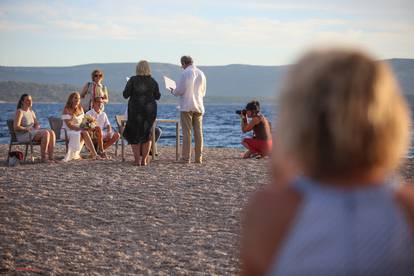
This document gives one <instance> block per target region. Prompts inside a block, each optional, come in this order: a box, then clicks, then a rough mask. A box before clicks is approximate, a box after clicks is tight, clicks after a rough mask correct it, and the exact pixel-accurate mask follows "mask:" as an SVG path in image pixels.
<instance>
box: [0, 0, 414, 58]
mask: <svg viewBox="0 0 414 276" xmlns="http://www.w3.org/2000/svg"><path fill="white" fill-rule="evenodd" d="M310 2H312V4H311V3H310ZM0 39H1V41H0V65H3V66H47V65H50V66H67V65H77V64H85V63H101V62H137V61H138V60H140V59H147V60H149V61H150V62H168V63H174V64H178V61H179V58H180V56H181V55H183V54H191V55H192V56H193V57H194V59H195V61H196V63H197V64H200V65H226V64H234V63H242V64H256V65H281V64H287V63H291V62H293V61H294V59H295V58H296V57H297V55H298V54H299V53H301V52H302V51H303V50H304V49H306V48H307V47H309V46H312V45H325V46H326V45H330V44H331V43H334V44H336V45H357V46H361V47H364V48H366V49H369V50H370V51H371V52H373V53H374V55H375V56H376V57H377V58H381V59H385V58H393V57H399V58H414V0H393V1H391V0H348V1H335V0H331V1H305V0H303V1H301V0H290V1H277V0H249V1H243V0H234V1H233V0H208V1H201V0H181V1H180V0H165V1H161V0H147V1H139V0H131V1H108V0H99V1H95V0H79V1H76V0H72V1H47V0H44V1H19V0H0Z"/></svg>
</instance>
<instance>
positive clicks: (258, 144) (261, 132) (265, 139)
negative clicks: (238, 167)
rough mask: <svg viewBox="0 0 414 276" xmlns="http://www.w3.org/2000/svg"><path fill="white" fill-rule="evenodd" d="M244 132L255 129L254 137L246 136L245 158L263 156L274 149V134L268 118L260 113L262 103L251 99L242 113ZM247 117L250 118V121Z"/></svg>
mask: <svg viewBox="0 0 414 276" xmlns="http://www.w3.org/2000/svg"><path fill="white" fill-rule="evenodd" d="M240 118H241V129H242V131H243V133H245V132H249V131H253V137H252V138H244V139H243V141H242V145H243V146H244V147H245V148H247V151H246V152H245V153H244V155H243V158H251V157H263V156H267V155H269V153H270V152H271V149H272V134H271V131H270V124H269V121H268V120H267V118H266V117H265V116H264V115H263V114H261V113H260V103H259V102H258V101H251V102H249V103H248V104H247V105H246V108H245V110H243V112H241V113H240ZM247 118H250V119H251V120H250V122H248V120H247Z"/></svg>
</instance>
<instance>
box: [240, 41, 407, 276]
mask: <svg viewBox="0 0 414 276" xmlns="http://www.w3.org/2000/svg"><path fill="white" fill-rule="evenodd" d="M410 127H411V115H410V109H409V107H408V104H407V102H406V100H405V99H404V97H403V96H402V93H401V92H400V89H399V87H398V85H397V82H396V80H395V78H394V76H393V73H392V72H391V70H390V68H389V66H388V65H387V64H385V63H384V62H380V61H375V60H374V59H373V58H372V57H370V56H369V55H367V54H365V53H363V52H360V51H358V50H348V49H327V50H315V51H311V52H309V53H307V54H306V55H304V56H303V57H302V58H301V59H300V60H299V61H298V62H297V64H296V65H294V66H293V67H292V68H291V72H290V73H289V75H288V78H287V80H286V83H285V86H284V89H283V90H282V92H281V94H280V97H279V101H278V116H277V121H276V132H275V133H276V135H275V136H276V137H275V141H274V142H275V144H277V145H275V147H274V150H273V154H272V163H273V164H272V174H273V181H272V184H271V185H269V186H267V187H265V188H264V189H262V190H261V191H260V192H258V193H257V194H256V195H255V196H254V197H253V198H252V199H251V201H250V204H249V206H248V208H247V210H246V213H245V220H244V223H243V225H244V228H243V234H242V242H241V244H242V246H241V248H242V249H241V258H242V264H243V268H242V270H243V273H242V275H400V276H401V275H402V276H405V275H407V276H408V275H414V186H413V185H404V184H403V183H401V182H400V181H399V178H398V177H397V175H398V173H397V172H398V168H399V167H400V166H401V164H402V161H404V159H405V156H406V154H407V150H408V146H409V142H410Z"/></svg>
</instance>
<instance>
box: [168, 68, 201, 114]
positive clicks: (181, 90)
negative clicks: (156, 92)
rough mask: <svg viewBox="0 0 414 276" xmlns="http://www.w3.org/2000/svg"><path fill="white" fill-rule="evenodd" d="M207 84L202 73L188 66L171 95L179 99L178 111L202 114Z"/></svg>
mask: <svg viewBox="0 0 414 276" xmlns="http://www.w3.org/2000/svg"><path fill="white" fill-rule="evenodd" d="M206 89H207V82H206V77H205V76H204V73H203V72H202V71H201V70H200V69H198V68H197V67H195V66H194V65H189V66H187V68H185V69H184V71H183V73H182V74H181V78H180V81H179V82H178V84H177V87H176V89H174V90H173V91H172V94H173V95H175V96H179V97H180V111H184V112H187V111H195V112H199V113H202V114H204V104H203V98H204V96H205V95H206Z"/></svg>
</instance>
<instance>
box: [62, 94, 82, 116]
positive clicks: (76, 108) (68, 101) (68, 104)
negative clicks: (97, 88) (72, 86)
mask: <svg viewBox="0 0 414 276" xmlns="http://www.w3.org/2000/svg"><path fill="white" fill-rule="evenodd" d="M76 95H77V96H78V97H79V98H80V94H79V93H78V92H73V93H71V94H70V95H69V97H68V100H67V101H66V104H65V108H66V109H68V110H70V111H72V112H73V113H77V112H78V111H80V109H81V104H80V103H79V104H78V106H75V108H73V107H72V103H73V98H74V97H75V96H76Z"/></svg>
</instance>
